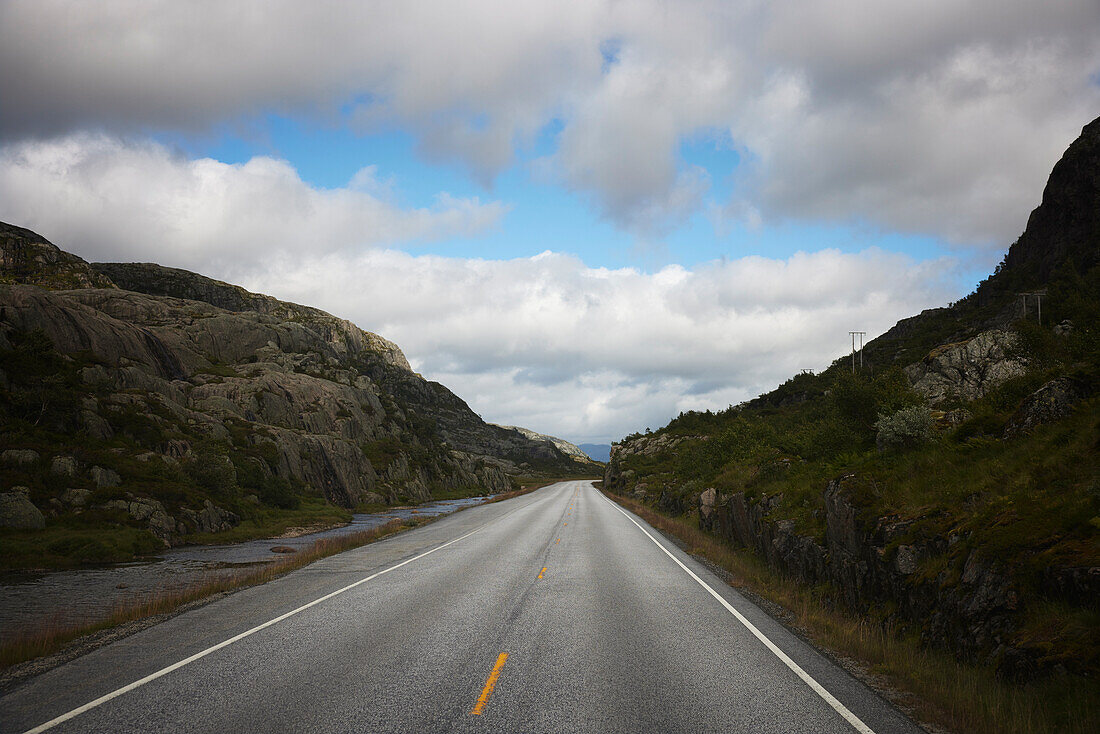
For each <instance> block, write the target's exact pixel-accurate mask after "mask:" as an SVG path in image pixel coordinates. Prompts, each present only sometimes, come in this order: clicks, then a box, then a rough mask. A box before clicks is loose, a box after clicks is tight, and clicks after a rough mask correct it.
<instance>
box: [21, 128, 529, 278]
mask: <svg viewBox="0 0 1100 734" xmlns="http://www.w3.org/2000/svg"><path fill="white" fill-rule="evenodd" d="M376 174H377V171H376V170H375V169H374V168H373V167H368V168H365V169H363V170H361V171H359V172H358V173H357V174H356V175H355V176H354V177H353V178H352V180H351V182H350V183H349V185H348V186H347V187H344V188H337V189H320V188H315V187H313V186H310V185H309V184H307V183H306V182H304V181H302V179H301V178H300V177H299V176H298V173H297V171H295V169H294V168H293V167H292V166H291V165H290V164H289V163H287V162H286V161H282V160H276V159H273V158H266V157H256V158H252V159H251V160H249V161H248V162H246V163H242V164H239V165H230V164H226V163H222V162H219V161H216V160H212V159H210V158H202V159H198V160H190V159H187V158H184V157H182V156H180V155H178V154H175V153H173V152H172V151H170V150H169V149H167V148H165V147H164V146H162V145H159V144H156V143H151V142H127V141H123V140H120V139H118V138H113V137H107V136H104V135H88V134H75V135H71V136H67V137H64V138H59V139H54V140H50V141H43V142H37V141H27V142H21V143H14V144H11V145H8V146H5V147H3V148H0V219H4V220H5V221H9V222H12V223H15V224H19V225H21V226H25V227H30V228H31V229H39V230H41V234H43V235H44V236H46V237H49V238H50V239H51V240H54V241H56V242H59V243H65V244H67V245H69V246H71V247H77V248H79V250H80V251H81V252H82V253H86V254H87V256H88V257H91V258H93V259H100V260H120V261H131V260H148V259H150V258H152V257H155V258H156V259H158V260H159V261H160V262H161V264H163V265H171V266H175V267H184V268H192V269H211V268H213V269H215V270H218V271H220V272H223V273H226V274H231V273H233V272H235V271H236V269H238V268H252V267H255V265H256V263H258V262H263V261H264V260H265V259H267V258H270V257H278V256H279V255H280V254H281V253H286V252H294V253H296V254H297V256H319V255H324V254H326V253H332V252H336V251H341V250H347V249H352V250H354V249H357V248H363V247H370V246H379V245H386V246H393V245H396V244H401V243H407V242H412V241H416V240H424V239H432V238H439V237H448V236H456V235H471V234H475V233H478V232H481V231H484V230H485V229H488V228H491V227H493V226H495V225H496V224H497V223H498V222H499V221H500V219H501V218H502V217H503V216H504V214H505V212H506V211H507V207H506V206H505V205H503V204H501V203H500V202H488V203H482V202H481V201H479V200H478V199H477V198H473V199H457V198H454V197H452V196H450V195H448V194H446V193H441V194H440V195H439V196H438V197H437V200H436V204H435V206H433V207H430V208H420V209H403V208H400V207H399V206H397V205H395V204H394V203H392V201H391V199H392V196H391V192H390V186H391V184H390V183H388V182H380V181H378V180H377V176H376Z"/></svg>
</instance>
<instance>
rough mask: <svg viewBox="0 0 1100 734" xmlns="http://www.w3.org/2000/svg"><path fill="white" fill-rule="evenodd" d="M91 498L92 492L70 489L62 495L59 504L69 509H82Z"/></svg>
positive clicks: (77, 488) (75, 488)
mask: <svg viewBox="0 0 1100 734" xmlns="http://www.w3.org/2000/svg"><path fill="white" fill-rule="evenodd" d="M91 496H92V492H91V490H89V489H84V488H82V487H70V488H68V489H66V490H65V491H64V493H62V495H61V502H62V504H65V505H68V506H69V507H84V506H85V505H87V504H88V498H90V497H91Z"/></svg>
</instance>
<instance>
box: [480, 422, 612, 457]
mask: <svg viewBox="0 0 1100 734" xmlns="http://www.w3.org/2000/svg"><path fill="white" fill-rule="evenodd" d="M494 425H499V424H494ZM500 427H501V428H505V429H507V430H509V431H516V432H518V433H520V434H521V435H523V436H525V437H526V438H529V439H531V440H532V441H545V442H547V443H549V444H550V445H552V446H554V447H555V448H556V449H557V450H558V451H561V452H562V453H563V454H565V455H566V456H569V457H571V458H573V459H574V460H576V461H579V462H581V463H582V464H591V463H593V462H592V457H591V456H589V455H588V454H587V453H585V452H584V451H583V450H582V449H581V447H579V446H577V445H576V444H572V443H570V442H568V441H566V440H565V439H564V438H557V437H555V436H547V435H545V434H542V433H537V432H535V431H532V430H531V429H530V428H521V427H520V426H503V425H502V426H500Z"/></svg>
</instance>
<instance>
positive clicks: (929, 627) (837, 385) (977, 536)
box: [605, 120, 1100, 678]
mask: <svg viewBox="0 0 1100 734" xmlns="http://www.w3.org/2000/svg"><path fill="white" fill-rule="evenodd" d="M1025 292H1026V293H1037V292H1038V293H1042V294H1043V304H1042V321H1041V322H1040V320H1039V312H1038V307H1037V302H1036V300H1035V297H1034V296H1029V297H1027V298H1026V299H1025V298H1023V297H1021V296H1020V295H1019V294H1020V293H1025ZM1098 477H1100V120H1097V121H1094V122H1092V123H1090V124H1089V125H1087V126H1086V127H1085V128H1084V130H1083V131H1082V135H1081V137H1080V138H1079V139H1078V140H1077V141H1076V142H1074V143H1073V144H1072V145H1071V146H1070V148H1069V149H1068V150H1067V151H1066V153H1065V155H1064V156H1063V158H1062V160H1061V161H1059V163H1058V164H1057V165H1056V166H1055V168H1054V170H1053V172H1052V173H1051V176H1050V180H1049V182H1048V184H1047V187H1046V191H1045V192H1044V195H1043V201H1042V204H1041V205H1040V206H1039V207H1038V208H1037V209H1036V210H1035V211H1034V212H1033V213H1032V215H1031V218H1030V219H1029V222H1028V226H1027V230H1026V231H1025V232H1024V233H1023V235H1021V237H1020V238H1019V239H1018V240H1017V241H1016V243H1015V244H1013V245H1012V247H1011V248H1010V249H1009V251H1008V254H1007V255H1006V257H1005V259H1004V262H1003V263H1002V264H1001V266H1000V267H998V269H997V271H996V272H995V273H994V274H993V275H991V276H990V277H989V278H987V279H986V280H984V281H983V282H982V283H981V284H980V285H979V286H978V287H977V288H976V290H975V291H974V293H972V294H971V295H970V296H968V297H966V298H964V299H962V300H961V301H959V302H958V303H955V304H952V305H950V306H947V307H944V308H939V309H931V310H929V311H926V312H924V313H922V314H920V315H918V316H914V317H912V318H909V319H905V320H903V321H900V322H899V323H898V324H897V325H896V326H895V327H894V328H892V329H890V330H889V331H888V332H886V333H885V334H883V335H882V336H880V337H879V338H877V339H875V340H873V341H871V342H870V343H869V344H868V345H867V348H866V350H865V355H864V369H863V371H862V372H860V373H859V374H852V372H851V367H850V363H849V360H848V357H847V356H844V357H841V358H839V359H838V360H837V361H836V362H835V363H834V364H833V366H832V367H830V368H829V369H828V370H826V371H825V372H824V373H822V374H818V375H811V374H803V375H798V376H796V377H792V378H791V379H790V380H788V381H787V382H785V383H784V384H783V385H781V386H779V387H778V388H777V389H775V390H774V391H772V392H770V393H768V394H766V395H762V396H760V397H759V398H757V399H755V400H753V401H750V402H748V403H746V404H744V405H740V406H736V407H733V408H730V409H729V410H726V411H722V412H719V413H711V412H709V411H708V412H704V413H697V412H692V413H685V414H681V415H680V416H679V417H677V418H676V419H674V420H673V421H671V422H670V423H669V424H668V426H666V427H665V428H662V429H661V430H659V431H656V432H654V433H652V434H648V433H647V435H634V436H629V437H627V438H626V439H624V440H623V441H622V442H621V443H619V444H617V445H616V446H614V447H613V450H612V455H611V461H610V463H609V465H608V468H607V472H606V476H605V481H606V486H607V487H608V488H609V489H611V490H612V491H614V492H618V493H623V494H629V495H631V496H633V497H634V498H636V499H639V500H642V501H644V502H648V503H650V504H652V505H654V506H655V507H657V508H658V509H660V510H662V511H664V512H665V513H668V514H672V515H681V514H684V515H688V516H690V517H691V518H693V519H696V520H697V521H698V523H699V525H700V526H701V527H702V528H704V529H706V530H709V531H710V532H712V533H714V534H715V535H717V536H719V537H721V538H723V539H725V540H726V541H727V542H728V543H729V544H730V545H732V546H734V547H739V548H745V549H749V550H751V551H753V552H755V553H756V554H758V555H759V556H760V557H762V558H764V559H765V560H766V561H767V563H768V564H769V565H771V566H772V567H773V568H775V569H777V570H779V571H781V572H782V573H784V574H787V575H789V576H791V577H794V578H797V579H799V580H801V581H803V582H805V583H806V584H808V585H812V586H814V587H815V588H822V589H825V590H827V593H828V594H829V595H830V598H832V599H833V600H835V602H836V603H837V604H839V605H841V606H844V607H846V608H848V609H850V610H852V611H854V612H856V613H858V614H861V615H865V616H867V617H869V618H871V619H873V620H877V621H878V622H880V623H881V624H882V625H883V626H884V627H886V628H888V629H892V630H896V631H899V632H901V633H903V634H912V635H917V636H919V637H920V638H921V639H922V641H924V642H925V643H927V644H929V645H932V646H935V647H941V648H947V649H950V650H953V651H955V652H956V653H957V654H958V655H959V656H960V657H962V658H965V659H970V660H978V661H985V662H988V663H989V664H990V665H994V666H996V668H997V670H998V671H999V672H1000V673H1002V674H1003V675H1005V676H1008V677H1012V678H1031V677H1035V676H1042V675H1052V674H1057V675H1067V674H1068V675H1079V676H1083V677H1085V678H1094V677H1095V676H1096V675H1097V674H1100V625H1097V624H1096V619H1097V614H1098V613H1100V479H1098Z"/></svg>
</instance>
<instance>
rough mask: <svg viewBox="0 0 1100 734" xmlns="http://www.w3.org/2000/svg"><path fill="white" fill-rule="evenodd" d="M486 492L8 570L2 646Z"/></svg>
mask: <svg viewBox="0 0 1100 734" xmlns="http://www.w3.org/2000/svg"><path fill="white" fill-rule="evenodd" d="M484 499H485V498H484V497H469V498H465V499H457V500H440V501H437V502H427V503H425V504H422V505H418V506H416V507H407V508H396V507H395V508H391V509H389V510H387V511H386V512H378V513H359V514H356V515H353V516H352V521H351V522H350V523H349V524H347V525H343V526H340V527H336V528H330V529H328V530H322V531H320V532H316V533H310V534H309V535H302V536H299V537H297V538H261V539H259V540H249V541H245V542H243V543H232V544H229V545H190V546H181V547H179V548H171V549H169V550H166V551H164V552H163V553H162V554H161V555H159V556H155V557H152V558H146V559H142V560H140V561H134V562H131V563H117V564H112V565H108V566H97V567H93V568H80V569H70V570H65V571H35V572H4V573H0V644H4V643H6V642H8V641H9V640H11V639H12V637H13V636H15V635H16V633H18V632H19V631H20V630H25V629H28V628H31V627H40V626H44V625H45V626H53V625H59V626H60V625H65V624H68V623H73V622H90V621H94V620H96V619H100V618H103V617H105V616H107V615H108V614H109V613H110V612H111V611H112V610H114V609H115V608H117V607H119V606H121V605H123V604H127V603H129V602H133V601H137V600H140V599H143V598H147V597H149V596H152V595H154V594H162V593H164V592H171V591H177V590H180V589H186V588H188V587H190V586H194V585H196V584H198V583H201V582H206V581H208V580H211V579H216V578H220V577H223V576H232V575H234V574H236V573H238V572H239V571H240V569H242V568H251V567H254V566H255V565H257V564H263V563H269V562H271V561H273V560H276V559H281V558H286V555H284V554H282V553H275V552H273V551H272V548H275V547H281V548H285V547H290V548H294V549H296V550H300V549H302V548H307V547H309V546H311V545H313V543H314V542H315V541H317V540H320V539H322V538H332V537H339V536H341V535H347V534H350V533H356V532H359V531H360V530H369V529H371V528H375V527H378V526H379V525H384V524H385V523H387V522H389V521H390V520H394V519H398V520H404V519H408V518H412V517H437V516H439V515H446V514H449V513H452V512H455V511H456V510H459V509H461V508H463V507H469V506H471V505H477V504H480V503H481V502H482V501H483V500H484Z"/></svg>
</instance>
